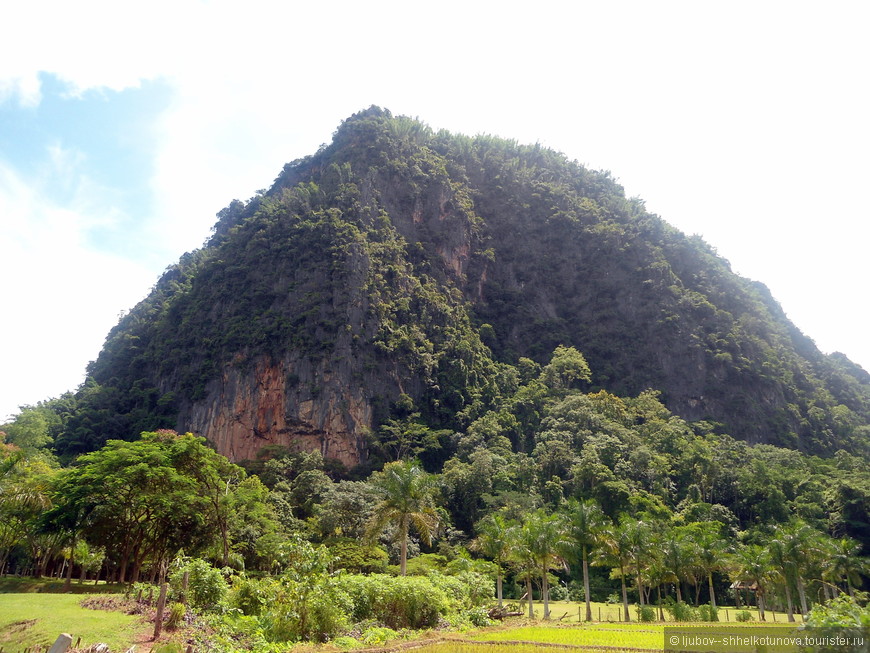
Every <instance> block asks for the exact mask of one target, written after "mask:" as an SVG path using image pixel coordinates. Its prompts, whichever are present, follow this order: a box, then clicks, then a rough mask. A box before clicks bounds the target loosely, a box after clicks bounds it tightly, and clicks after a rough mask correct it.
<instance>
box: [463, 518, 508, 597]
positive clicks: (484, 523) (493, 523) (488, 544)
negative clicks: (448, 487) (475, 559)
mask: <svg viewBox="0 0 870 653" xmlns="http://www.w3.org/2000/svg"><path fill="white" fill-rule="evenodd" d="M511 525H512V524H511V522H508V521H507V520H506V519H505V518H504V517H503V516H502V515H499V514H494V515H487V516H486V517H484V518H483V519H481V520H480V521H479V522H478V523H477V538H476V539H475V540H474V541H473V542H472V543H471V546H472V548H473V549H474V550H475V551H478V552H479V553H482V554H483V555H485V556H486V557H487V558H489V559H490V560H492V561H493V562H494V563H495V566H496V574H497V575H496V598H497V599H498V607H502V604H503V601H502V579H503V577H504V564H505V562H507V560H508V554H509V553H510V545H511V540H510V528H511Z"/></svg>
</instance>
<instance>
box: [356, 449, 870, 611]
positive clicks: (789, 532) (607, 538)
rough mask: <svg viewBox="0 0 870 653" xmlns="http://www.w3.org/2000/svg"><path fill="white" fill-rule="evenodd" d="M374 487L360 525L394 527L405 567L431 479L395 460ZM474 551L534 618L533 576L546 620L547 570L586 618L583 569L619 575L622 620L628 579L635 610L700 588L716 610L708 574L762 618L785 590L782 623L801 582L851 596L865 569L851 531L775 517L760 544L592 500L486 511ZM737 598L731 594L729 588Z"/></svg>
mask: <svg viewBox="0 0 870 653" xmlns="http://www.w3.org/2000/svg"><path fill="white" fill-rule="evenodd" d="M372 483H373V485H374V486H375V487H376V488H377V489H378V490H379V492H380V494H381V501H380V503H379V504H378V505H377V506H376V507H375V510H374V517H373V518H372V521H371V523H370V525H369V534H370V536H372V537H376V536H377V535H378V534H380V533H382V532H383V530H384V528H385V527H387V526H389V525H393V526H394V527H395V537H396V539H397V540H398V541H399V544H400V573H401V574H402V575H404V574H405V571H406V562H407V541H408V537H409V532H410V529H411V527H412V526H413V527H414V528H415V530H416V531H417V532H418V534H419V535H420V536H421V539H422V540H423V541H424V542H426V543H431V539H432V537H433V536H434V534H435V533H436V531H437V528H438V526H439V513H438V511H437V510H436V507H435V501H436V495H437V491H438V488H437V482H436V478H435V477H434V476H432V475H430V474H427V473H426V472H425V471H423V470H422V469H421V468H420V467H419V465H417V464H415V463H411V462H405V461H399V462H394V463H389V464H387V465H386V466H385V467H384V469H383V471H382V472H378V473H377V474H375V475H374V476H373V477H372ZM476 530H477V537H476V539H475V540H474V542H473V548H474V549H475V550H476V551H477V552H478V553H480V554H481V555H482V556H484V557H486V558H488V559H490V560H492V561H493V563H494V564H495V566H496V569H497V578H496V595H497V599H498V604H499V606H500V607H501V606H503V582H504V575H505V572H506V571H507V570H509V569H510V570H513V571H514V572H515V573H516V575H517V577H518V578H520V579H522V581H523V582H524V583H525V586H526V594H527V596H528V611H529V617H530V618H533V616H534V609H533V601H532V585H533V582H534V581H537V582H538V583H539V586H540V589H541V598H542V600H543V604H544V619H549V617H550V606H549V576H550V572H551V571H554V570H560V569H562V570H565V569H569V568H571V567H574V568H576V567H579V568H580V570H581V572H582V576H583V589H584V594H585V602H586V620H587V621H591V620H592V605H591V599H592V592H591V590H590V584H589V566H590V565H597V566H603V567H609V568H610V569H611V576H612V577H613V578H619V580H620V582H621V589H622V605H623V618H624V620H625V621H630V619H631V615H630V613H629V609H628V588H629V584H632V585H633V589H634V591H635V592H636V593H637V596H638V603H639V604H640V606H641V607H643V606H646V605H649V604H651V593H652V591H653V590H655V592H656V598H657V601H656V603H657V604H658V606H659V618H660V619H661V618H663V615H662V613H661V604H662V599H663V596H662V592H663V591H665V593H666V592H667V591H668V589H669V588H670V587H671V586H673V588H674V591H675V594H676V596H675V598H676V600H677V601H678V602H682V601H683V590H684V588H685V589H687V588H688V587H689V586H692V587H693V588H694V593H695V596H694V603H695V604H696V605H697V604H698V603H699V600H700V594H701V591H702V588H703V587H704V586H706V588H707V591H708V594H709V600H710V605H711V606H712V607H713V608H714V609H715V608H716V589H715V587H716V584H715V577H716V576H727V577H728V578H729V579H730V580H732V581H739V582H741V583H742V584H743V585H744V586H751V587H752V588H753V591H754V592H755V596H756V599H757V606H758V610H759V619H760V620H762V621H764V620H765V599H766V597H767V596H768V594H769V593H773V592H776V593H777V594H781V595H782V596H783V597H784V601H785V605H786V608H787V611H788V619H789V621H794V620H795V617H794V592H796V593H797V596H798V601H799V604H800V611H801V613H802V614H803V615H804V616H806V615H807V613H808V611H809V599H808V591H807V587H808V586H809V585H812V587H813V588H814V589H817V590H818V592H819V596H818V599H819V600H825V599H827V598H832V597H834V596H835V595H836V594H837V593H839V592H840V591H847V592H848V593H849V594H850V595H854V589H855V586H860V584H861V582H862V575H864V574H868V573H870V566H868V564H867V559H866V558H863V557H861V555H860V552H861V545H860V544H859V543H858V542H856V541H855V540H852V539H850V538H841V539H834V538H831V537H829V536H828V535H826V534H824V533H822V532H820V531H818V530H816V529H814V528H811V527H810V526H808V525H807V524H805V523H803V522H800V521H793V522H790V523H787V524H780V525H777V526H774V527H772V528H771V529H769V532H767V533H765V534H763V537H762V536H757V537H756V539H757V540H759V541H762V542H763V544H743V543H741V542H740V541H739V538H736V537H733V536H730V535H729V534H728V532H727V531H728V529H727V527H726V526H725V525H724V524H722V523H721V522H716V521H712V522H694V523H688V524H678V525H675V524H673V523H672V522H671V521H670V520H664V519H660V520H655V519H651V520H650V519H647V520H644V519H636V518H633V517H630V516H628V515H622V516H621V517H620V518H619V519H618V520H617V521H615V522H614V521H613V520H611V519H610V518H609V517H608V516H607V515H606V514H605V513H604V511H603V510H602V509H601V507H600V506H599V505H598V504H597V503H596V502H595V501H593V500H586V501H578V500H575V499H571V500H569V501H567V502H566V503H565V504H564V505H563V507H562V509H561V510H559V511H558V512H554V513H549V512H547V511H545V510H543V509H538V510H536V511H532V512H530V513H528V514H526V515H525V516H524V518H523V519H522V520H509V519H507V518H506V517H505V516H504V515H503V514H501V513H495V514H492V515H489V516H487V517H485V518H484V519H482V520H481V521H480V522H479V523H478V524H477V528H476ZM737 599H738V601H739V593H738V595H737Z"/></svg>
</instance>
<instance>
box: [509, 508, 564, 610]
mask: <svg viewBox="0 0 870 653" xmlns="http://www.w3.org/2000/svg"><path fill="white" fill-rule="evenodd" d="M564 533H565V528H564V524H563V522H562V519H561V517H560V516H559V515H551V514H547V513H546V512H545V511H544V510H540V509H539V510H536V511H535V512H533V513H531V514H530V515H529V516H528V518H527V519H526V521H525V523H524V524H523V526H522V531H521V536H520V537H521V540H522V542H523V545H524V549H525V550H526V551H527V552H528V553H527V555H528V557H529V558H530V559H531V560H532V561H533V563H534V565H535V566H536V568H537V571H538V572H540V574H541V599H542V600H543V601H544V619H549V618H550V587H549V581H548V579H547V576H548V575H549V572H550V570H551V569H555V568H557V567H558V566H559V565H561V564H564V558H563V557H562V555H561V551H562V550H563V540H564ZM529 600H530V601H531V596H529Z"/></svg>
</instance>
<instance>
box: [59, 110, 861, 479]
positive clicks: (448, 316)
mask: <svg viewBox="0 0 870 653" xmlns="http://www.w3.org/2000/svg"><path fill="white" fill-rule="evenodd" d="M219 218H220V220H219V221H218V223H217V225H216V226H215V231H214V235H213V237H212V239H211V240H210V242H209V243H208V245H207V246H206V247H205V248H204V249H202V250H200V251H198V252H195V253H192V254H189V255H185V257H183V258H182V260H181V261H180V262H179V264H178V265H175V266H172V267H171V268H170V269H168V270H167V272H166V274H165V275H164V277H163V278H162V279H161V280H160V282H159V283H158V284H157V286H156V287H155V290H154V292H153V293H152V295H151V296H150V297H149V298H147V299H146V300H145V301H144V302H142V304H140V305H139V306H137V307H136V308H135V309H134V310H133V311H131V313H130V314H129V315H128V316H126V317H125V318H124V319H123V320H122V321H121V323H120V324H119V325H118V327H116V328H115V329H114V330H113V331H112V332H111V333H110V334H109V337H108V339H107V342H106V346H105V348H104V350H103V352H102V353H101V355H100V357H99V359H98V360H97V361H96V362H95V363H94V364H93V365H92V367H91V370H90V373H91V375H92V377H93V384H92V385H91V386H90V387H89V389H88V393H89V394H88V395H87V396H88V399H87V401H86V402H85V404H86V405H88V406H91V407H92V408H93V410H92V411H91V413H90V414H89V416H88V418H87V419H84V418H82V419H81V420H80V421H79V422H78V423H77V424H76V425H75V428H74V429H72V430H71V431H70V433H68V434H65V438H66V440H64V439H63V438H62V439H61V441H60V448H61V449H62V448H63V447H64V446H66V447H67V452H68V453H70V454H73V453H77V452H78V451H81V450H87V449H88V448H94V447H95V446H96V445H98V444H99V443H100V442H101V441H104V440H105V439H106V438H108V437H132V436H133V435H135V430H136V428H140V427H151V428H153V427H157V426H167V425H174V426H176V427H177V428H179V429H181V430H191V431H193V432H195V433H199V434H201V435H204V436H206V437H207V438H208V439H209V440H211V441H212V442H214V443H215V445H216V447H217V448H218V450H219V451H220V452H221V453H224V454H226V455H227V456H228V457H230V458H231V459H233V460H242V459H245V458H253V457H255V456H256V455H257V453H258V451H260V449H262V447H263V446H265V445H269V444H278V445H282V446H287V447H289V448H291V449H300V450H311V451H314V450H317V451H320V452H321V453H322V454H323V455H324V456H325V457H328V458H335V459H338V460H340V461H342V462H343V463H345V464H346V465H349V466H350V465H353V464H355V463H357V462H360V461H362V460H364V459H365V457H366V455H367V449H366V442H367V435H368V433H369V432H370V431H371V430H372V429H377V428H378V427H379V425H380V424H382V423H383V422H384V421H385V420H387V419H389V418H390V417H392V416H394V415H395V406H396V404H397V402H398V401H399V400H400V399H401V400H402V402H403V405H404V403H407V400H410V401H412V402H413V405H414V410H416V411H417V412H419V414H420V419H421V420H423V421H424V422H426V423H427V424H428V425H430V426H432V427H433V428H450V429H455V430H462V429H464V428H465V427H466V426H467V425H468V424H469V423H470V421H471V420H473V419H474V417H475V415H477V414H480V412H481V411H482V410H485V409H486V407H487V405H488V403H489V402H491V400H492V399H493V398H494V397H496V396H498V395H499V393H500V392H502V391H503V390H505V389H507V390H509V389H510V386H511V384H512V383H515V379H516V374H517V372H516V370H513V368H512V367H511V366H513V365H516V364H518V363H519V361H520V359H521V358H522V357H529V358H532V359H534V360H536V361H537V362H539V363H544V362H546V361H547V360H548V358H549V356H550V355H551V353H552V352H553V350H554V349H555V348H556V346H557V345H561V344H564V345H573V346H575V347H576V348H578V349H579V350H581V351H582V352H583V353H584V354H585V355H586V358H587V360H588V361H589V364H590V366H591V368H592V371H593V387H597V388H605V389H607V390H609V391H611V392H615V393H618V394H623V395H634V394H637V393H639V392H641V391H643V390H645V389H647V388H655V389H658V390H661V391H662V397H663V399H664V401H665V402H666V403H667V405H668V407H669V408H670V409H671V410H672V411H674V412H676V413H677V414H680V415H681V416H683V417H685V418H687V419H691V420H707V421H709V422H711V423H715V424H717V425H718V426H716V427H715V428H718V429H720V430H725V431H727V432H729V433H730V434H732V435H734V436H736V437H740V438H743V439H746V440H750V441H754V442H770V443H775V444H784V445H787V446H794V447H799V448H804V449H808V450H814V451H822V452H824V451H832V450H835V449H836V448H837V447H839V446H843V445H844V443H846V444H847V443H848V441H849V438H850V437H852V433H853V432H854V429H855V427H856V425H858V424H862V423H866V421H867V419H868V416H870V383H868V380H867V378H866V377H867V375H866V373H864V372H863V370H860V368H856V367H855V366H853V365H851V364H850V363H849V362H848V361H847V360H845V362H844V361H843V360H840V359H839V358H830V359H829V358H828V357H825V356H823V355H822V354H820V353H819V352H818V350H817V349H816V348H815V346H814V345H813V344H812V342H811V341H810V340H808V339H807V338H805V337H804V336H803V335H802V334H801V333H800V332H799V331H798V330H797V329H796V328H795V327H794V326H793V325H792V324H790V323H789V322H788V320H787V319H786V317H785V316H784V315H783V314H782V311H781V309H780V308H779V306H778V305H777V304H776V302H775V301H774V300H773V298H772V297H770V295H769V293H768V292H767V290H766V289H765V288H764V287H763V286H761V285H760V284H756V283H753V282H750V281H748V280H745V279H742V278H740V277H738V276H736V275H734V274H733V273H732V272H731V270H730V268H729V266H728V263H727V262H726V261H724V260H722V259H721V258H719V257H718V256H716V254H715V251H713V250H712V249H711V248H710V247H709V246H708V245H706V244H705V243H703V241H701V240H699V239H696V238H687V237H686V236H684V235H683V234H681V233H679V232H677V231H676V230H674V229H672V228H671V227H669V226H668V225H667V224H666V223H664V222H663V221H661V220H660V219H659V218H658V217H657V216H653V215H650V214H649V213H647V212H646V211H645V209H644V207H643V204H642V203H641V202H640V201H638V200H630V199H627V198H625V196H624V193H623V191H622V189H621V187H619V186H618V184H616V183H615V182H614V180H613V179H612V178H610V176H609V175H608V174H602V173H597V172H592V171H589V170H586V169H585V168H583V167H581V166H579V165H577V164H576V163H573V162H570V161H567V160H566V159H565V158H564V157H563V156H561V155H559V154H557V153H555V152H553V151H550V150H546V149H544V148H540V147H537V146H535V147H524V146H518V145H516V144H515V143H511V142H508V141H503V140H500V139H495V138H492V137H477V138H473V139H472V138H467V137H464V136H455V135H451V134H447V133H444V132H441V133H437V134H436V133H432V132H431V131H430V130H428V128H426V127H425V125H422V124H421V123H419V122H416V121H413V120H409V119H405V118H394V117H392V116H390V115H389V114H388V113H387V112H384V111H380V110H377V109H372V110H369V111H366V112H362V113H361V114H358V115H356V116H354V117H352V118H351V119H349V120H347V121H345V123H343V124H342V125H341V127H340V128H339V129H338V131H337V132H336V134H335V137H334V139H333V142H332V144H331V145H329V146H328V147H325V148H323V149H322V150H321V151H319V152H318V153H316V154H314V155H312V156H310V157H307V158H305V159H302V160H299V161H295V162H293V163H290V164H288V165H287V166H285V168H284V170H283V171H282V173H281V175H280V176H279V177H278V179H277V180H276V182H275V184H274V186H273V187H272V188H271V189H270V190H269V191H268V192H267V193H265V194H264V195H262V196H258V197H256V198H254V199H252V200H251V201H250V202H248V203H247V204H245V203H241V202H233V204H231V205H230V206H229V207H227V209H225V210H224V211H222V212H221V213H220V214H219ZM862 374H863V376H862ZM511 379H514V381H512V380H511ZM100 415H102V417H99V416H100ZM64 442H66V444H65V445H64Z"/></svg>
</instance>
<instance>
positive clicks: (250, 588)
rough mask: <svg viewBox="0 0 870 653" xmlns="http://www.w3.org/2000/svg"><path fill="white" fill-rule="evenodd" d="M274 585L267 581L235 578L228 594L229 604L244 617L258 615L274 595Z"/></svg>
mask: <svg viewBox="0 0 870 653" xmlns="http://www.w3.org/2000/svg"><path fill="white" fill-rule="evenodd" d="M274 590H275V587H274V583H272V582H271V581H269V580H262V581H259V580H255V579H252V578H237V579H236V580H235V581H234V582H233V586H232V588H230V592H229V604H230V606H231V607H233V608H237V609H238V610H241V612H242V614H245V615H259V614H260V613H261V612H262V611H263V607H264V606H265V605H266V604H267V602H268V601H269V598H270V597H271V596H273V595H274Z"/></svg>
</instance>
